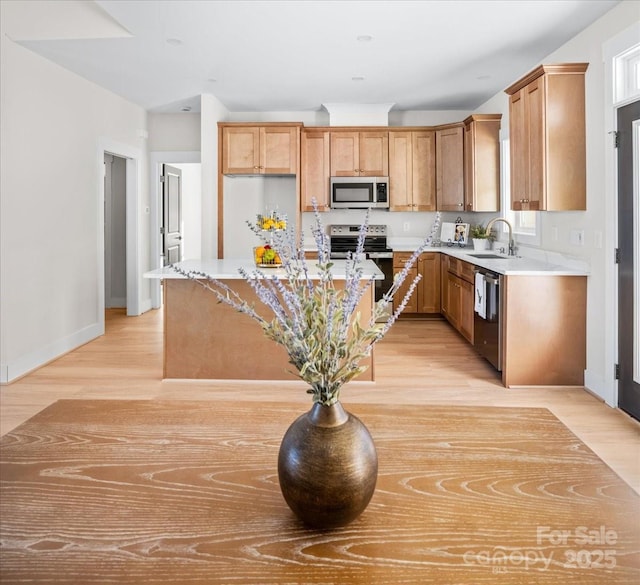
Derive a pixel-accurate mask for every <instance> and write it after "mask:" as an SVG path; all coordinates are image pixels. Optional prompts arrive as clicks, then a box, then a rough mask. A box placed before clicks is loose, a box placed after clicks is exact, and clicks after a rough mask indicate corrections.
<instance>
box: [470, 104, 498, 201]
mask: <svg viewBox="0 0 640 585" xmlns="http://www.w3.org/2000/svg"><path fill="white" fill-rule="evenodd" d="M491 118H497V119H480V120H475V119H473V120H471V121H469V122H466V123H465V126H464V203H465V209H466V210H467V211H499V210H500V117H499V116H492V117H491Z"/></svg>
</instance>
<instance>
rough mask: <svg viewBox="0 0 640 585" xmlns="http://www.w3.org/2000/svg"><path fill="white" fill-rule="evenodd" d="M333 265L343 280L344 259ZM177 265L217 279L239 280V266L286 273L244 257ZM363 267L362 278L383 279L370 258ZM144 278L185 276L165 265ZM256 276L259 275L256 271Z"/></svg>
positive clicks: (315, 272)
mask: <svg viewBox="0 0 640 585" xmlns="http://www.w3.org/2000/svg"><path fill="white" fill-rule="evenodd" d="M332 262H333V267H332V269H331V273H332V275H333V278H334V279H335V280H344V279H345V278H346V277H345V266H346V260H333V261H332ZM178 266H179V267H180V268H182V269H183V270H194V271H198V272H204V273H205V274H207V275H209V276H211V277H212V278H217V279H218V280H241V279H243V277H242V275H241V274H240V273H239V272H238V270H239V269H240V268H244V269H246V270H247V271H248V272H249V273H256V271H257V270H260V271H261V272H262V273H263V274H264V275H266V277H269V276H277V277H278V278H281V279H283V280H284V279H286V278H287V274H286V272H285V271H284V270H283V269H282V268H261V269H258V268H256V265H255V264H254V262H253V260H251V259H246V258H239V259H238V258H233V259H227V260H185V261H184V262H179V263H178ZM307 266H308V268H309V274H310V276H311V278H317V276H318V269H317V267H316V264H315V261H313V260H307ZM361 266H362V268H363V273H362V279H363V280H368V279H370V278H373V279H374V280H383V279H384V274H383V273H382V271H381V270H380V269H379V268H378V267H377V266H376V265H375V263H374V262H373V261H372V260H363V261H362V264H361ZM143 276H144V278H152V279H160V280H162V279H165V278H171V279H174V278H176V279H179V278H185V277H184V276H182V275H181V274H179V273H177V272H176V271H175V270H173V268H171V267H170V266H165V267H163V268H158V269H156V270H151V271H149V272H145V273H144V275H143ZM256 277H258V278H259V277H260V276H259V275H258V274H257V273H256Z"/></svg>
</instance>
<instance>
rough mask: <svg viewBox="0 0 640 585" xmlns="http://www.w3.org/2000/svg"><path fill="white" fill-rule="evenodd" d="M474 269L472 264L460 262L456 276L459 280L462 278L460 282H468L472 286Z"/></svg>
mask: <svg viewBox="0 0 640 585" xmlns="http://www.w3.org/2000/svg"><path fill="white" fill-rule="evenodd" d="M475 269H476V267H475V266H474V265H473V264H471V263H469V262H464V261H462V260H460V265H459V270H460V272H459V273H458V275H459V276H460V278H462V280H466V281H467V282H470V283H471V284H473V279H474V277H475Z"/></svg>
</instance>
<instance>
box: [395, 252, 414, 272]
mask: <svg viewBox="0 0 640 585" xmlns="http://www.w3.org/2000/svg"><path fill="white" fill-rule="evenodd" d="M411 256H413V252H394V253H393V267H394V268H399V269H402V268H404V265H405V263H406V262H407V260H409V258H411Z"/></svg>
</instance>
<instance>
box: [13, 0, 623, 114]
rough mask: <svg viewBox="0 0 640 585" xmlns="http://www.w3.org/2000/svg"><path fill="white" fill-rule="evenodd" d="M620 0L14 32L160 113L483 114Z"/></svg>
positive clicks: (79, 24) (271, 8)
mask: <svg viewBox="0 0 640 585" xmlns="http://www.w3.org/2000/svg"><path fill="white" fill-rule="evenodd" d="M618 1H619V0H531V1H530V0H490V1H487V0H469V1H467V0H450V1H439V0H427V1H418V0H413V1H401V0H396V1H393V0H391V1H384V0H375V1H339V0H334V1H315V0H303V1H293V0H285V1H266V0H261V1H241V0H237V1H233V0H231V1H227V0H196V1H192V0H182V1H180V0H98V2H96V3H94V2H92V1H87V0H83V1H82V2H80V3H65V2H47V3H43V2H32V1H29V0H22V2H21V4H22V5H23V8H24V9H25V10H28V11H29V18H28V20H29V22H31V21H34V22H35V23H36V24H37V26H35V24H34V25H33V26H30V27H24V26H22V27H20V26H18V25H15V26H13V27H11V26H10V25H11V23H9V25H8V26H7V27H5V28H6V29H7V30H8V34H9V36H10V37H11V38H13V40H16V41H18V42H20V43H21V44H23V45H24V46H25V47H28V48H29V49H31V50H33V51H35V52H36V53H39V54H40V55H42V56H44V57H46V58H47V59H50V60H52V61H54V62H56V63H58V64H60V65H62V66H63V67H65V68H67V69H70V70H71V71H74V72H76V73H78V74H79V75H81V76H82V77H85V78H87V79H89V80H91V81H94V82H95V83H97V84H99V85H101V86H103V87H105V88H107V89H109V90H111V91H113V92H114V93H117V94H119V95H121V96H123V97H124V98H126V99H128V100H130V101H132V102H135V103H137V104H139V105H141V106H143V107H145V108H146V109H148V110H150V111H155V112H178V111H180V110H181V109H182V108H183V107H185V106H191V107H192V108H193V111H198V110H199V103H200V99H199V96H200V94H202V93H209V94H213V95H215V96H216V97H217V98H218V99H219V100H220V101H221V102H222V103H223V104H224V105H225V106H226V108H227V109H228V110H230V111H234V112H242V111H309V110H319V109H320V108H321V105H322V104H323V103H357V104H365V103H369V104H377V103H393V104H395V105H394V107H393V109H394V110H474V109H476V108H477V107H478V106H480V105H481V104H482V103H484V102H485V101H486V100H487V99H489V98H490V97H491V96H493V95H495V94H496V93H498V92H499V91H501V90H503V89H504V88H506V87H507V86H509V85H510V84H511V83H512V82H513V81H515V80H516V79H518V78H519V77H521V76H522V75H524V74H525V73H526V72H527V71H528V70H530V69H531V68H532V67H534V66H535V65H536V64H538V63H539V62H540V61H541V60H542V59H543V58H544V57H546V56H547V55H549V54H550V53H552V52H553V51H554V50H555V49H556V48H558V47H559V46H561V45H562V44H564V43H565V42H566V41H567V40H569V39H570V38H572V37H573V36H575V35H576V34H577V33H578V32H579V31H581V30H582V29H584V28H585V27H587V26H588V25H589V24H591V23H592V22H593V21H595V20H597V19H598V18H599V17H600V16H602V15H603V14H604V13H605V12H607V11H608V10H610V9H611V8H613V7H614V6H615V5H616V4H617V3H618ZM52 6H57V7H56V9H55V10H53V9H52V8H51V7H52ZM70 6H73V7H74V8H73V9H74V10H75V11H76V13H74V14H70V13H69V10H71V8H70ZM39 11H40V18H35V17H34V15H35V14H37V13H38V12H39ZM47 11H48V12H47ZM78 11H79V12H78ZM82 11H84V12H82ZM25 14H26V13H25ZM26 20H27V19H23V20H22V23H24V22H25V21H26ZM360 35H370V36H371V37H372V39H371V40H369V41H359V40H358V36H360ZM169 39H177V40H178V41H179V43H178V44H175V42H174V44H171V42H167V40H169ZM354 77H361V78H364V79H361V80H354V79H353V78H354Z"/></svg>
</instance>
